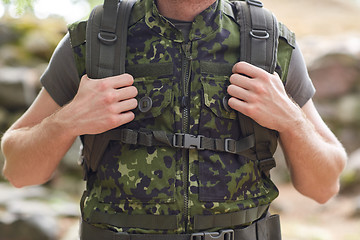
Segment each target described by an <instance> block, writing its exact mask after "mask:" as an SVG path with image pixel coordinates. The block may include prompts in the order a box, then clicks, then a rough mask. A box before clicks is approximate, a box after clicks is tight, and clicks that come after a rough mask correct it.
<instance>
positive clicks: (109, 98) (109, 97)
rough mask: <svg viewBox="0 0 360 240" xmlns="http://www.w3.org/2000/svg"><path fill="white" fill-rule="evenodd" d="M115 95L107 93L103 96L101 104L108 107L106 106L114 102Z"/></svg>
mask: <svg viewBox="0 0 360 240" xmlns="http://www.w3.org/2000/svg"><path fill="white" fill-rule="evenodd" d="M115 98H116V97H115V94H114V93H112V92H108V93H106V94H105V95H104V97H103V103H104V104H106V105H108V104H111V103H113V102H114V101H115Z"/></svg>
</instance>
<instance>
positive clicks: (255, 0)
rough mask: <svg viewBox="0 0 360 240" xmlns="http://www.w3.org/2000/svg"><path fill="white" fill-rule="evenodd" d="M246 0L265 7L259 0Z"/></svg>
mask: <svg viewBox="0 0 360 240" xmlns="http://www.w3.org/2000/svg"><path fill="white" fill-rule="evenodd" d="M246 2H247V3H248V4H251V5H254V6H257V7H263V3H262V2H260V1H258V0H246Z"/></svg>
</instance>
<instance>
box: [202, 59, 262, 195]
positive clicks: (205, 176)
mask: <svg viewBox="0 0 360 240" xmlns="http://www.w3.org/2000/svg"><path fill="white" fill-rule="evenodd" d="M200 66H201V85H202V92H203V96H202V99H203V101H202V102H203V104H202V109H201V113H200V121H199V123H200V127H199V134H201V135H204V136H206V137H211V138H220V139H226V138H231V139H235V140H238V139H240V138H241V130H240V125H239V121H238V118H237V112H236V111H235V110H233V109H231V108H230V107H229V106H228V105H227V102H228V99H229V95H228V94H227V87H228V86H229V84H230V81H229V78H230V76H231V74H232V65H230V64H218V63H212V62H202V63H201V64H200ZM198 154H199V170H198V171H199V174H198V178H199V179H198V181H199V200H200V201H210V202H213V201H216V202H223V201H242V200H244V199H246V198H253V197H256V196H258V195H260V194H263V192H261V193H260V192H257V191H259V189H263V187H262V186H260V185H261V184H260V185H259V182H260V181H259V178H260V172H259V171H258V170H257V169H256V165H255V162H253V161H252V160H250V159H247V158H245V157H243V156H241V155H236V154H231V153H220V152H213V151H206V150H205V151H199V152H198Z"/></svg>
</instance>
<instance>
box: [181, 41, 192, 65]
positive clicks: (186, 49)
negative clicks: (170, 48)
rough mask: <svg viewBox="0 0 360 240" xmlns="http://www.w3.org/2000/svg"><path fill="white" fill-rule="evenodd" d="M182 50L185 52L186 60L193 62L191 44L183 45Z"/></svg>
mask: <svg viewBox="0 0 360 240" xmlns="http://www.w3.org/2000/svg"><path fill="white" fill-rule="evenodd" d="M181 49H182V50H183V52H184V54H185V57H186V59H187V60H189V61H191V60H192V56H191V52H190V51H191V42H187V43H182V44H181Z"/></svg>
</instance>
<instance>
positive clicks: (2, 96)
mask: <svg viewBox="0 0 360 240" xmlns="http://www.w3.org/2000/svg"><path fill="white" fill-rule="evenodd" d="M39 77H40V75H39V73H38V72H37V70H36V69H32V68H26V67H16V68H15V67H3V68H0V105H1V106H2V107H5V108H7V109H8V110H14V109H21V108H27V107H28V106H30V104H31V103H32V102H33V101H34V99H35V97H36V95H37V93H38V91H39V88H40V85H39Z"/></svg>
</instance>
